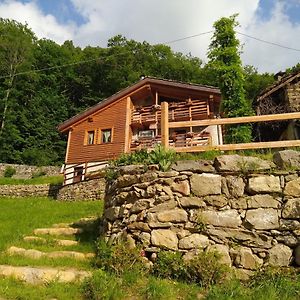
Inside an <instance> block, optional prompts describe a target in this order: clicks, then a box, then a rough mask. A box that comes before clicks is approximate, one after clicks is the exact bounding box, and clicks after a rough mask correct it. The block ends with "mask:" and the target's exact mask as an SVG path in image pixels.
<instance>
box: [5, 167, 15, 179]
mask: <svg viewBox="0 0 300 300" xmlns="http://www.w3.org/2000/svg"><path fill="white" fill-rule="evenodd" d="M15 174H16V169H15V168H13V167H11V166H8V167H6V168H5V170H4V173H3V176H4V177H7V178H11V177H13V176H14V175H15Z"/></svg>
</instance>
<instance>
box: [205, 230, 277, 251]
mask: <svg viewBox="0 0 300 300" xmlns="http://www.w3.org/2000/svg"><path fill="white" fill-rule="evenodd" d="M206 232H207V234H208V235H209V236H210V238H211V239H213V240H214V241H216V242H218V243H228V241H231V242H233V243H239V244H241V245H244V246H247V247H257V248H263V249H269V248H271V247H272V238H270V237H268V236H266V235H264V234H258V233H256V232H253V231H250V230H243V229H231V228H222V229H218V228H217V229H214V228H213V229H211V228H208V229H207V230H206Z"/></svg>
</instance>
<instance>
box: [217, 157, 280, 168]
mask: <svg viewBox="0 0 300 300" xmlns="http://www.w3.org/2000/svg"><path fill="white" fill-rule="evenodd" d="M214 166H215V168H216V170H217V171H220V172H240V171H242V172H249V171H262V170H270V169H271V168H273V167H274V166H275V165H274V164H273V163H272V162H270V161H267V160H262V159H260V158H258V157H251V156H240V155H221V156H218V157H216V158H215V161H214Z"/></svg>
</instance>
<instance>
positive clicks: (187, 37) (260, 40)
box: [0, 30, 300, 79]
mask: <svg viewBox="0 0 300 300" xmlns="http://www.w3.org/2000/svg"><path fill="white" fill-rule="evenodd" d="M212 32H213V30H210V31H206V32H201V33H197V34H194V35H189V36H186V37H183V38H178V39H175V40H171V41H167V42H162V43H157V44H155V45H161V44H165V45H169V44H173V43H176V42H180V41H184V40H188V39H192V38H196V37H199V36H203V35H206V34H210V33H212ZM236 33H237V34H239V35H242V36H245V37H248V38H251V39H253V40H256V41H259V42H262V43H265V44H269V45H273V46H276V47H280V48H284V49H288V50H293V51H298V52H300V49H296V48H292V47H288V46H284V45H281V44H277V43H273V42H270V41H266V40H263V39H260V38H257V37H254V36H251V35H248V34H245V33H242V32H238V31H237V32H236ZM125 53H127V52H122V53H115V54H112V55H109V56H106V57H104V58H100V57H99V58H93V59H88V60H82V61H78V62H73V63H69V64H63V65H57V66H52V67H47V68H41V69H35V70H28V71H23V72H19V73H16V74H15V75H14V76H19V75H25V74H29V73H37V72H43V71H48V70H54V69H61V68H65V67H69V66H74V65H80V64H85V63H89V62H93V61H100V60H101V61H104V60H106V59H108V58H110V57H115V56H119V55H123V54H125ZM128 53H130V51H128ZM8 77H10V75H4V76H0V79H3V78H8Z"/></svg>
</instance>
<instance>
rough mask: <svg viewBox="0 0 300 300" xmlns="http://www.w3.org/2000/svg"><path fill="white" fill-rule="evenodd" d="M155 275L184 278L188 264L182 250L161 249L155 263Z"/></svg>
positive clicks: (176, 278)
mask: <svg viewBox="0 0 300 300" xmlns="http://www.w3.org/2000/svg"><path fill="white" fill-rule="evenodd" d="M153 275H155V276H157V277H161V278H166V279H175V280H184V279H185V277H186V264H185V263H184V260H183V259H182V254H181V253H180V252H177V251H176V252H171V251H160V252H159V253H158V256H157V260H156V262H155V264H154V265H153Z"/></svg>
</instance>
